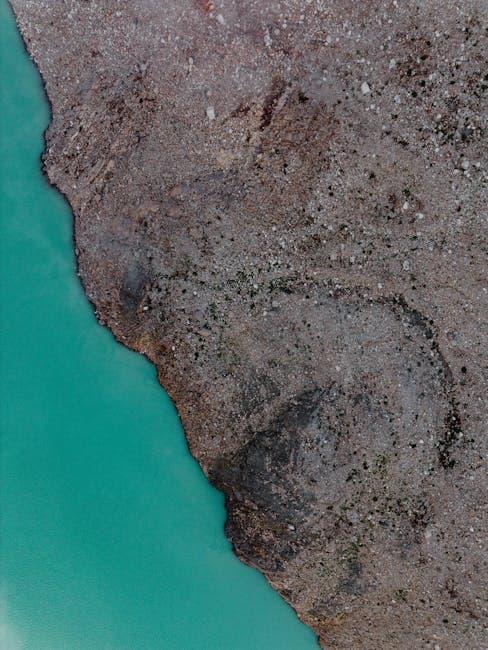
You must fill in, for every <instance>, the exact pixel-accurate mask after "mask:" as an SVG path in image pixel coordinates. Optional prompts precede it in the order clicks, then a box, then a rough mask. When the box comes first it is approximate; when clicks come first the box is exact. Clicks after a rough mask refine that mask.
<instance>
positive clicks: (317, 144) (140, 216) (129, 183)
mask: <svg viewBox="0 0 488 650" xmlns="http://www.w3.org/2000/svg"><path fill="white" fill-rule="evenodd" d="M12 5H13V7H14V10H15V12H16V15H17V20H18V23H19V26H20V29H21V31H22V34H23V37H24V39H25V42H26V46H27V48H28V50H29V52H30V53H31V55H32V56H33V58H34V59H35V61H36V62H37V64H38V66H39V68H40V71H41V74H42V76H43V79H44V81H45V84H46V89H47V93H48V96H49V98H50V101H51V103H52V123H51V125H50V127H49V129H48V131H47V135H46V140H47V148H46V153H45V156H44V163H45V169H46V172H47V175H48V178H49V180H50V181H51V183H52V184H54V185H55V186H56V187H57V188H59V190H60V191H61V192H63V193H64V194H65V196H66V197H67V199H68V201H69V202H70V204H71V207H72V209H73V213H74V219H75V245H76V254H77V259H78V264H79V273H80V275H81V279H82V282H83V285H84V287H85V290H86V293H87V295H88V297H89V299H90V301H91V302H92V303H93V304H94V306H95V308H96V312H97V316H98V318H99V320H100V322H102V323H103V324H106V325H107V326H108V327H110V329H111V330H112V331H113V332H114V334H115V336H116V337H117V338H118V339H119V340H120V341H121V342H123V343H124V344H125V345H127V346H128V347H131V348H133V349H135V350H138V351H140V352H142V353H144V354H146V355H147V356H148V357H149V358H150V359H151V360H152V361H154V363H155V364H156V366H157V368H158V375H159V379H160V382H161V384H162V385H163V386H164V387H165V388H166V389H167V390H168V392H169V393H170V395H171V396H172V398H173V399H174V401H175V403H176V406H177V408H178V411H179V413H180V416H181V419H182V422H183V425H184V429H185V433H186V436H187V439H188V443H189V446H190V449H191V452H192V454H193V455H194V456H195V457H196V458H197V459H198V461H199V462H200V464H201V466H202V468H203V470H204V471H205V473H206V474H207V475H208V476H209V478H210V480H211V481H212V483H213V484H214V485H216V486H217V487H218V488H219V489H221V490H222V491H223V492H224V493H225V495H226V498H227V508H228V521H227V524H226V533H227V535H228V537H229V539H230V540H231V541H232V543H233V544H234V547H235V551H236V553H237V554H238V556H239V557H240V558H241V559H242V560H244V561H245V562H247V563H249V564H252V565H253V566H255V567H257V568H259V569H260V570H261V571H262V572H263V573H264V574H265V575H266V577H267V579H268V580H269V582H270V583H271V584H272V585H273V586H274V587H275V588H276V589H277V590H278V591H279V592H280V593H281V594H282V595H283V597H284V598H285V599H286V600H287V601H288V602H289V603H291V605H292V606H293V607H294V608H295V610H296V611H297V613H298V615H299V616H300V618H301V619H302V620H303V621H305V622H306V623H307V624H309V625H310V626H311V627H313V629H314V630H315V631H316V632H317V634H318V635H319V638H320V643H321V645H322V647H323V648H330V649H342V648H344V649H345V648H354V649H355V648H358V649H366V650H369V649H371V650H377V649H380V648H381V649H383V648H385V649H389V648H391V649H393V648H406V649H417V648H432V649H433V648H441V649H442V650H449V649H451V650H458V649H459V648H470V649H473V650H475V649H480V650H481V649H483V648H486V647H487V644H488V639H487V638H486V636H485V635H484V631H483V629H484V628H483V622H484V620H486V619H485V615H486V609H484V603H483V584H485V586H486V559H485V558H486V555H485V551H486V549H483V544H484V543H485V542H486V534H485V532H486V531H485V530H484V529H483V518H482V508H483V504H484V502H486V493H485V485H484V466H483V451H484V445H485V444H486V439H485V438H484V432H485V430H486V414H485V410H484V408H483V401H484V399H485V393H486V374H485V373H486V360H487V359H486V349H487V345H486V299H487V291H486V273H485V272H486V243H487V240H486V229H485V226H486V223H485V220H486V199H487V193H486V162H487V157H486V141H485V140H484V137H486V132H485V129H486V122H485V121H484V120H485V117H484V113H486V89H487V78H486V71H487V69H488V66H487V61H486V58H487V57H486V54H487V45H486V27H487V18H488V10H487V5H486V3H484V2H483V1H481V0H479V1H476V0H473V1H471V0H466V1H465V2H453V1H451V0H446V1H443V2H440V1H433V0H425V1H423V2H413V1H412V0H406V1H405V2H400V1H398V2H396V1H392V2H390V1H389V0H374V1H373V0H365V1H363V2H356V1H354V2H353V1H352V0H331V1H329V2H325V1H321V0H306V1H305V0H300V1H298V0H281V1H278V0H270V1H267V2H262V1H259V2H258V1H257V0H246V1H240V0H225V2H224V0H214V1H213V2H210V1H207V0H193V1H189V2H185V3H183V2H179V1H176V0H167V1H165V2H161V1H160V0H144V1H141V2H129V1H126V0H120V1H116V0H103V1H101V2H94V1H84V2H81V1H75V0H66V1H61V0H49V1H47V0H33V1H27V0H12Z"/></svg>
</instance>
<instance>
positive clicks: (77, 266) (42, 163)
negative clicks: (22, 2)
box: [7, 0, 318, 650]
mask: <svg viewBox="0 0 488 650" xmlns="http://www.w3.org/2000/svg"><path fill="white" fill-rule="evenodd" d="M7 4H8V6H9V8H10V10H11V12H12V14H13V16H14V18H15V23H16V26H17V29H18V33H19V35H20V38H21V40H22V44H23V47H24V49H25V52H26V53H27V55H28V56H29V58H30V60H31V61H32V62H33V64H34V65H35V67H36V70H37V73H38V75H39V79H40V83H41V85H42V89H43V93H44V96H45V99H46V101H47V105H48V110H49V121H48V123H47V126H46V128H45V129H44V131H43V133H42V140H43V149H42V152H41V153H40V154H39V162H40V166H41V170H42V174H43V177H44V179H45V181H46V183H47V184H48V185H49V187H51V188H52V189H54V190H55V191H56V192H57V193H58V194H60V195H61V196H62V197H63V199H64V202H65V203H66V205H67V206H68V209H69V212H70V215H71V243H72V251H73V258H74V263H75V273H76V276H77V281H78V282H79V283H80V285H81V288H82V291H83V295H84V297H85V299H86V301H87V302H88V303H89V305H90V307H91V310H92V312H93V314H94V316H95V318H96V321H97V324H98V325H100V326H101V327H103V328H104V329H106V330H108V331H109V332H110V334H111V335H112V338H113V340H114V341H115V342H116V343H117V344H118V345H120V346H122V347H123V348H126V349H128V350H130V351H131V352H136V353H137V354H139V355H141V356H142V357H144V358H145V360H146V361H147V362H149V363H150V364H151V367H153V368H155V371H156V372H155V375H156V378H157V381H158V384H159V386H160V387H161V388H162V389H163V391H164V392H165V393H167V394H168V395H169V397H170V399H171V402H172V404H173V405H174V408H175V411H176V413H177V414H178V419H179V421H180V424H181V428H182V430H183V432H184V435H185V443H186V448H187V452H188V454H190V455H191V457H192V458H193V459H194V460H195V462H196V464H197V465H198V467H199V470H200V471H201V472H202V474H203V475H204V476H205V479H206V480H207V481H208V483H209V484H210V485H212V487H214V488H215V486H214V485H213V484H212V482H211V481H210V480H209V478H208V476H207V475H206V473H205V472H204V471H203V468H202V467H201V465H200V463H199V462H198V460H197V459H196V458H195V457H194V456H193V454H192V453H191V450H190V448H189V446H188V443H187V438H186V432H185V429H184V427H183V425H182V423H181V418H180V416H179V413H178V408H177V403H176V401H175V400H174V399H173V395H172V390H171V387H168V386H164V385H162V384H161V382H160V381H159V373H158V372H157V366H156V365H155V364H154V362H153V361H152V360H151V359H150V358H149V357H148V355H147V354H146V353H145V352H143V351H141V350H139V349H137V348H133V347H131V346H130V345H127V342H125V341H123V340H122V339H121V338H119V337H118V336H117V334H116V332H114V331H113V330H112V329H111V327H110V326H109V325H108V324H107V323H106V322H105V321H103V320H102V321H101V320H100V315H99V312H98V309H97V306H96V304H95V303H94V302H93V301H92V300H91V299H90V298H89V295H88V291H87V288H86V286H85V284H84V281H83V277H82V274H81V273H80V264H79V259H78V254H77V246H76V236H75V219H76V217H75V214H74V211H73V209H72V207H71V204H70V201H69V199H68V197H67V196H66V194H65V193H64V192H63V191H62V190H61V189H60V188H59V187H58V185H57V184H56V183H55V182H52V181H51V179H50V177H49V173H48V170H47V167H46V164H45V161H44V154H45V151H46V149H47V147H48V131H49V128H50V126H51V124H52V121H53V107H52V102H51V98H50V96H49V93H48V90H47V86H46V82H45V80H44V77H43V75H42V73H41V71H40V67H39V64H38V62H37V60H36V58H35V56H34V55H33V53H32V52H31V51H30V49H29V46H28V43H27V42H26V39H25V37H24V34H23V32H22V29H21V28H20V21H19V19H18V16H17V15H16V12H15V10H14V7H13V6H12V5H11V3H10V0H7ZM219 492H220V491H219ZM220 494H222V492H220ZM225 505H226V508H225V512H226V517H228V510H227V503H226V504H225ZM224 527H225V523H224ZM224 534H225V532H224ZM226 539H227V538H226ZM231 548H232V552H233V553H234V555H235V556H236V557H237V558H238V559H239V561H240V562H242V563H243V564H248V563H246V562H245V561H244V560H243V559H242V558H241V557H240V556H239V554H238V553H237V552H236V549H235V547H234V545H233V544H232V543H231ZM250 566H252V565H250ZM252 568H253V569H254V568H255V567H252ZM260 573H261V572H260ZM261 575H263V576H264V578H265V579H266V582H267V584H270V583H269V581H268V580H267V578H266V576H265V575H264V574H262V573H261ZM270 586H271V588H272V589H273V590H274V588H273V587H272V585H270ZM274 592H275V593H276V594H277V595H278V596H279V597H280V599H282V600H283V602H284V603H286V605H287V606H288V607H290V608H291V609H292V610H293V611H294V613H295V615H296V616H297V618H298V619H299V620H300V617H299V615H298V613H297V611H296V610H295V608H294V607H293V606H292V605H291V604H290V603H288V602H287V601H286V600H285V599H284V598H283V597H282V596H281V595H280V594H279V592H277V591H276V590H274ZM309 629H310V628H309ZM315 638H316V640H317V637H315ZM306 647H308V644H307V646H306ZM317 647H318V646H317ZM294 648H296V646H294ZM266 650H271V649H270V648H266ZM280 650H281V647H280ZM297 650H298V649H297Z"/></svg>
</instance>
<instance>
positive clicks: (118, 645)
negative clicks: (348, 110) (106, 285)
mask: <svg viewBox="0 0 488 650" xmlns="http://www.w3.org/2000/svg"><path fill="white" fill-rule="evenodd" d="M0 29H1V36H0V55H1V62H0V63H1V70H0V78H1V90H0V102H1V105H0V115H1V118H0V119H1V123H0V124H1V158H0V165H1V166H0V173H1V181H0V182H1V186H0V188H1V197H0V207H1V225H0V265H1V268H0V270H1V303H0V308H1V310H0V319H1V339H0V354H1V358H0V376H1V386H0V390H1V400H2V401H1V407H0V408H1V411H0V416H1V420H0V426H1V438H0V440H1V496H0V507H1V540H0V561H1V563H0V568H1V592H0V648H1V649H2V650H18V649H19V648H23V649H25V650H159V649H161V650H163V649H164V650H170V649H177V650H193V649H195V650H219V649H222V650H260V649H263V650H275V649H276V650H286V649H290V650H302V649H303V650H308V649H310V650H312V649H313V648H317V645H316V641H315V636H314V634H313V633H312V632H311V630H309V629H308V628H307V627H305V626H304V625H302V624H301V623H300V622H299V621H298V619H297V618H296V616H295V614H294V612H293V611H292V609H291V608H290V607H288V605H286V603H285V602H284V601H283V600H282V599H281V598H280V596H279V595H278V594H277V593H275V592H274V591H273V590H272V589H271V588H270V587H269V585H268V584H267V583H266V581H265V580H264V578H263V577H262V576H261V575H260V574H259V573H258V572H257V571H254V570H253V569H250V568H248V567H245V566H244V565H243V564H241V563H240V562H239V561H238V560H237V559H236V558H235V557H234V556H233V554H232V552H231V548H230V545H229V543H228V541H227V540H226V539H225V537H224V533H223V524H224V520H225V510H224V502H223V497H222V495H221V494H220V493H218V492H217V491H216V490H214V489H213V488H212V487H211V486H210V485H209V484H208V482H207V481H206V479H205V477H204V476H203V474H202V472H201V471H200V468H199V466H198V465H197V463H196V462H195V461H194V460H193V459H192V458H191V456H190V454H189V452H188V450H187V447H186V444H185V439H184V436H183V431H182V429H181V425H180V422H179V420H178V416H177V414H176V412H175V409H174V407H173V405H172V403H171V401H170V400H169V398H168V396H167V395H166V394H165V393H164V391H163V390H162V389H161V388H160V387H159V385H158V383H157V381H156V373H155V370H154V368H153V367H152V366H151V365H150V364H149V363H148V362H147V361H146V360H145V359H143V358H142V357H141V356H139V355H137V354H135V353H133V352H130V351H128V350H126V349H124V348H123V347H121V346H120V345H118V344H117V343H116V342H115V341H114V340H113V338H112V336H111V335H110V333H109V332H108V331H107V330H105V329H104V328H102V327H100V326H99V325H97V323H96V320H95V318H94V316H93V311H92V308H91V307H90V306H89V304H88V302H87V300H86V299H85V297H84V294H83V292H82V290H81V287H80V284H79V282H78V280H77V277H76V274H75V262H74V257H73V244H72V239H71V232H72V223H71V214H70V211H69V208H68V206H67V205H66V203H65V202H64V200H63V199H62V197H61V196H60V195H59V194H58V193H57V192H56V191H55V190H54V189H52V188H50V187H49V186H48V185H47V183H46V181H45V179H44V178H43V176H42V174H41V170H40V160H39V156H40V153H41V151H42V148H43V141H42V133H43V130H44V129H45V127H46V125H47V123H48V120H49V109H48V105H47V101H46V98H45V96H44V92H43V89H42V86H41V81H40V78H39V75H38V73H37V71H36V69H35V67H34V65H33V64H32V63H31V62H30V60H29V58H28V57H27V55H26V53H25V51H24V49H23V46H22V43H21V40H20V37H19V35H18V32H17V30H16V26H15V22H14V20H13V17H12V15H11V12H10V8H9V7H8V5H7V3H6V1H5V0H0Z"/></svg>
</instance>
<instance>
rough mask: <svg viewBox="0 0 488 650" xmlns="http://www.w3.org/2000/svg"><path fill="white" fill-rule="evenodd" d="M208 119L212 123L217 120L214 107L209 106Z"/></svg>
mask: <svg viewBox="0 0 488 650" xmlns="http://www.w3.org/2000/svg"><path fill="white" fill-rule="evenodd" d="M207 117H208V119H209V120H210V121H212V120H215V108H214V107H213V106H207Z"/></svg>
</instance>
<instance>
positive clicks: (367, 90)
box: [361, 81, 371, 95]
mask: <svg viewBox="0 0 488 650" xmlns="http://www.w3.org/2000/svg"><path fill="white" fill-rule="evenodd" d="M361 92H362V93H363V95H369V93H370V92H371V88H370V87H369V84H368V82H367V81H363V83H362V84H361Z"/></svg>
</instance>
